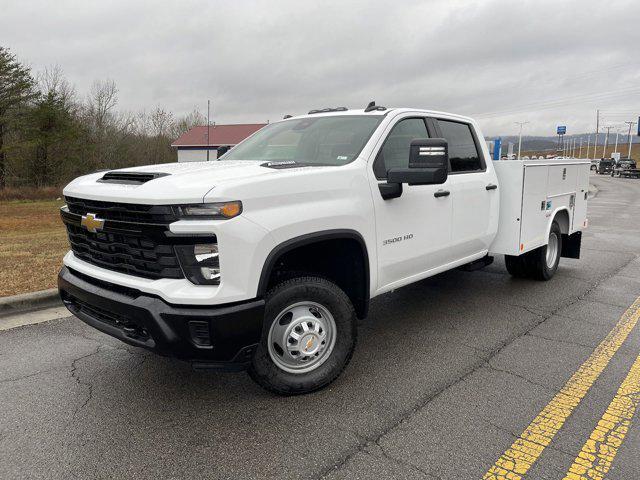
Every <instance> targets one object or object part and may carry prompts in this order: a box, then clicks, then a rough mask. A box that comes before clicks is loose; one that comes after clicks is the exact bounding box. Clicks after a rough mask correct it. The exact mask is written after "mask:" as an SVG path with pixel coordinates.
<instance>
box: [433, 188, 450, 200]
mask: <svg viewBox="0 0 640 480" xmlns="http://www.w3.org/2000/svg"><path fill="white" fill-rule="evenodd" d="M449 195H451V192H450V191H449V190H438V191H437V192H436V193H434V194H433V196H434V197H436V198H438V197H448V196H449Z"/></svg>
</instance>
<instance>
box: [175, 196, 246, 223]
mask: <svg viewBox="0 0 640 480" xmlns="http://www.w3.org/2000/svg"><path fill="white" fill-rule="evenodd" d="M174 208H175V209H176V213H177V214H178V215H180V216H181V217H193V218H202V219H216V220H221V219H229V218H233V217H237V216H238V215H240V214H241V213H242V202H240V201H234V202H217V203H197V204H194V205H178V206H176V207H174Z"/></svg>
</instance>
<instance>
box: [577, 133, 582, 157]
mask: <svg viewBox="0 0 640 480" xmlns="http://www.w3.org/2000/svg"><path fill="white" fill-rule="evenodd" d="M578 158H582V137H580V153H579V154H578Z"/></svg>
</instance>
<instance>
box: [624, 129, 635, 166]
mask: <svg viewBox="0 0 640 480" xmlns="http://www.w3.org/2000/svg"><path fill="white" fill-rule="evenodd" d="M624 123H626V124H627V125H629V155H627V158H629V159H630V158H631V140H632V137H631V128H633V126H634V125H635V124H636V123H638V122H624Z"/></svg>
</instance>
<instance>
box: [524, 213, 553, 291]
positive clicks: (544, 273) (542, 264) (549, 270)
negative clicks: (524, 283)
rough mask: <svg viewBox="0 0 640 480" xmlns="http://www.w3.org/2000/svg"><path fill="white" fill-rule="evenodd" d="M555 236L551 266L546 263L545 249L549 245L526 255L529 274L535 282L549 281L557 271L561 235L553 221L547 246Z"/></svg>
mask: <svg viewBox="0 0 640 480" xmlns="http://www.w3.org/2000/svg"><path fill="white" fill-rule="evenodd" d="M553 235H555V236H556V239H557V245H556V247H555V257H554V258H553V260H552V262H551V264H550V265H549V264H548V263H547V249H548V248H549V245H545V246H543V247H540V248H536V249H535V250H533V251H531V252H529V253H527V254H526V256H527V261H528V262H529V265H530V268H531V270H530V273H531V277H532V278H534V279H536V280H542V281H546V280H550V279H551V278H552V277H553V276H554V275H555V273H556V271H557V270H558V264H559V263H560V253H561V252H562V234H561V232H560V225H558V222H556V221H555V220H554V221H553V223H552V224H551V229H550V231H549V239H548V240H547V242H548V244H550V243H551V237H552V236H553Z"/></svg>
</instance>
